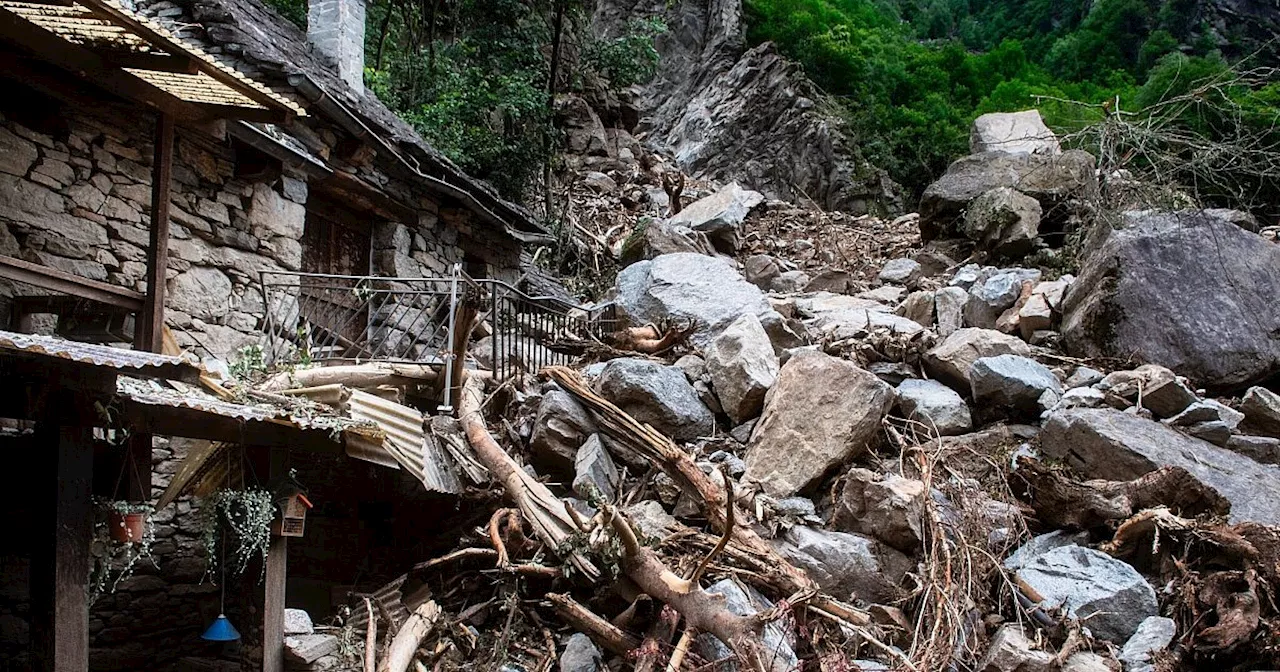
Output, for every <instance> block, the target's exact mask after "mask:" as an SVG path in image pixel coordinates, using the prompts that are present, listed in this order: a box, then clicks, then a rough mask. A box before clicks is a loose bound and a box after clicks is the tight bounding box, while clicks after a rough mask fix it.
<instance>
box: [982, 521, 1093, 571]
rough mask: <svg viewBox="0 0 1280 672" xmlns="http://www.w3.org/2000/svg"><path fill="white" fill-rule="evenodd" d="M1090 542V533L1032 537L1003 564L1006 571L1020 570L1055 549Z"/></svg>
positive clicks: (1055, 533)
mask: <svg viewBox="0 0 1280 672" xmlns="http://www.w3.org/2000/svg"><path fill="white" fill-rule="evenodd" d="M1088 542H1089V533H1088V532H1067V531H1066V530H1054V531H1052V532H1047V533H1045V534H1041V535H1037V536H1035V537H1032V538H1031V539H1030V540H1029V541H1027V543H1025V544H1023V545H1021V546H1019V547H1018V550H1016V551H1014V552H1013V553H1010V554H1009V557H1007V558H1005V559H1004V562H1003V563H1002V564H1003V565H1004V568H1005V569H1009V570H1019V569H1022V568H1023V567H1025V566H1026V565H1027V563H1029V562H1031V561H1032V560H1034V559H1036V558H1038V557H1040V556H1042V555H1044V554H1045V553H1048V552H1049V551H1052V550H1053V549H1055V548H1062V547H1063V546H1083V545H1084V544H1086V543H1088Z"/></svg>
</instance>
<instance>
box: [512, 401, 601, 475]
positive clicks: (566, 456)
mask: <svg viewBox="0 0 1280 672" xmlns="http://www.w3.org/2000/svg"><path fill="white" fill-rule="evenodd" d="M597 431H599V430H598V429H597V428H596V423H595V421H594V420H592V419H591V416H590V415H589V414H588V413H587V409H585V408H583V407H582V405H581V404H579V403H578V401H577V400H576V399H574V398H573V396H572V395H570V394H569V393H568V392H565V391H564V390H560V389H554V390H551V391H549V392H547V393H546V394H544V395H542V402H541V403H540V404H539V405H538V415H537V417H536V418H535V419H534V423H533V435H532V436H531V437H530V439H529V447H530V448H531V449H532V450H533V453H534V455H535V456H537V457H538V458H539V459H540V460H541V461H543V462H544V463H549V464H550V465H551V466H552V467H553V468H555V469H559V470H561V471H568V472H570V473H572V469H573V464H574V462H575V460H576V458H577V455H578V448H579V447H580V446H582V444H583V443H584V442H585V441H586V440H587V438H588V437H590V436H591V435H592V434H595V433H596V432H597Z"/></svg>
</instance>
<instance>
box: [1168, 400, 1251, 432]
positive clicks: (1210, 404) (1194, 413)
mask: <svg viewBox="0 0 1280 672" xmlns="http://www.w3.org/2000/svg"><path fill="white" fill-rule="evenodd" d="M1242 420H1244V414H1243V413H1241V412H1240V411H1237V410H1236V409H1234V408H1231V407H1230V406H1227V405H1225V404H1223V403H1221V402H1218V401H1214V400H1213V399H1202V400H1200V401H1197V402H1195V403H1193V404H1191V405H1189V406H1187V407H1186V408H1184V409H1182V412H1181V413H1178V414H1177V415H1175V416H1173V417H1172V418H1169V419H1168V420H1166V421H1165V422H1167V423H1169V424H1170V425H1173V426H1174V427H1190V426H1192V425H1197V424H1200V423H1202V422H1220V423H1222V424H1223V425H1226V426H1227V428H1228V429H1235V428H1236V427H1238V426H1239V425H1240V422H1241V421H1242Z"/></svg>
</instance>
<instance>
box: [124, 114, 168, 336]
mask: <svg viewBox="0 0 1280 672" xmlns="http://www.w3.org/2000/svg"><path fill="white" fill-rule="evenodd" d="M172 177H173V117H171V116H169V115H168V114H163V113H162V114H160V116H159V117H157V119H156V137H155V156H154V157H153V159H152V162H151V245H150V247H148V248H147V298H146V299H145V300H144V301H143V305H142V312H141V313H139V314H138V316H137V319H136V320H135V321H134V327H133V328H134V335H133V348H134V349H135V350H146V351H148V352H160V349H161V348H162V347H163V345H164V288H165V272H166V271H167V270H168V268H169V186H170V182H172Z"/></svg>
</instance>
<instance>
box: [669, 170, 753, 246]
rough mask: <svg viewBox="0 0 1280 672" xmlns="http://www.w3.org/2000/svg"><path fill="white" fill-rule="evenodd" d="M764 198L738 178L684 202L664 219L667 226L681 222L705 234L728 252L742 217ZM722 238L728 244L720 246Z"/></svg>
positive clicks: (722, 242)
mask: <svg viewBox="0 0 1280 672" xmlns="http://www.w3.org/2000/svg"><path fill="white" fill-rule="evenodd" d="M763 202H764V196H763V195H762V194H760V193H759V192H755V191H751V190H748V189H743V188H742V187H741V186H739V185H738V183H737V182H732V183H730V184H729V185H728V186H725V187H723V188H721V189H720V190H719V191H717V192H716V193H714V194H711V195H710V196H707V197H705V198H701V199H698V200H696V201H694V202H693V203H690V204H689V205H686V206H685V207H684V209H682V210H681V211H680V212H679V213H678V214H676V215H673V216H672V217H670V218H668V219H667V225H668V226H684V227H687V228H689V229H692V230H694V231H700V232H702V233H705V234H707V236H708V237H709V238H711V240H712V242H713V243H720V244H721V245H719V246H718V248H719V249H720V250H722V251H725V252H731V251H732V248H733V247H734V245H733V244H732V243H733V241H736V238H737V233H738V229H739V227H741V226H742V220H744V219H746V218H747V213H749V212H751V209H752V208H754V207H756V206H757V205H760V204H761V203H763ZM725 242H728V243H729V247H728V248H727V249H726V247H724V246H723V244H724V243H725Z"/></svg>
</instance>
